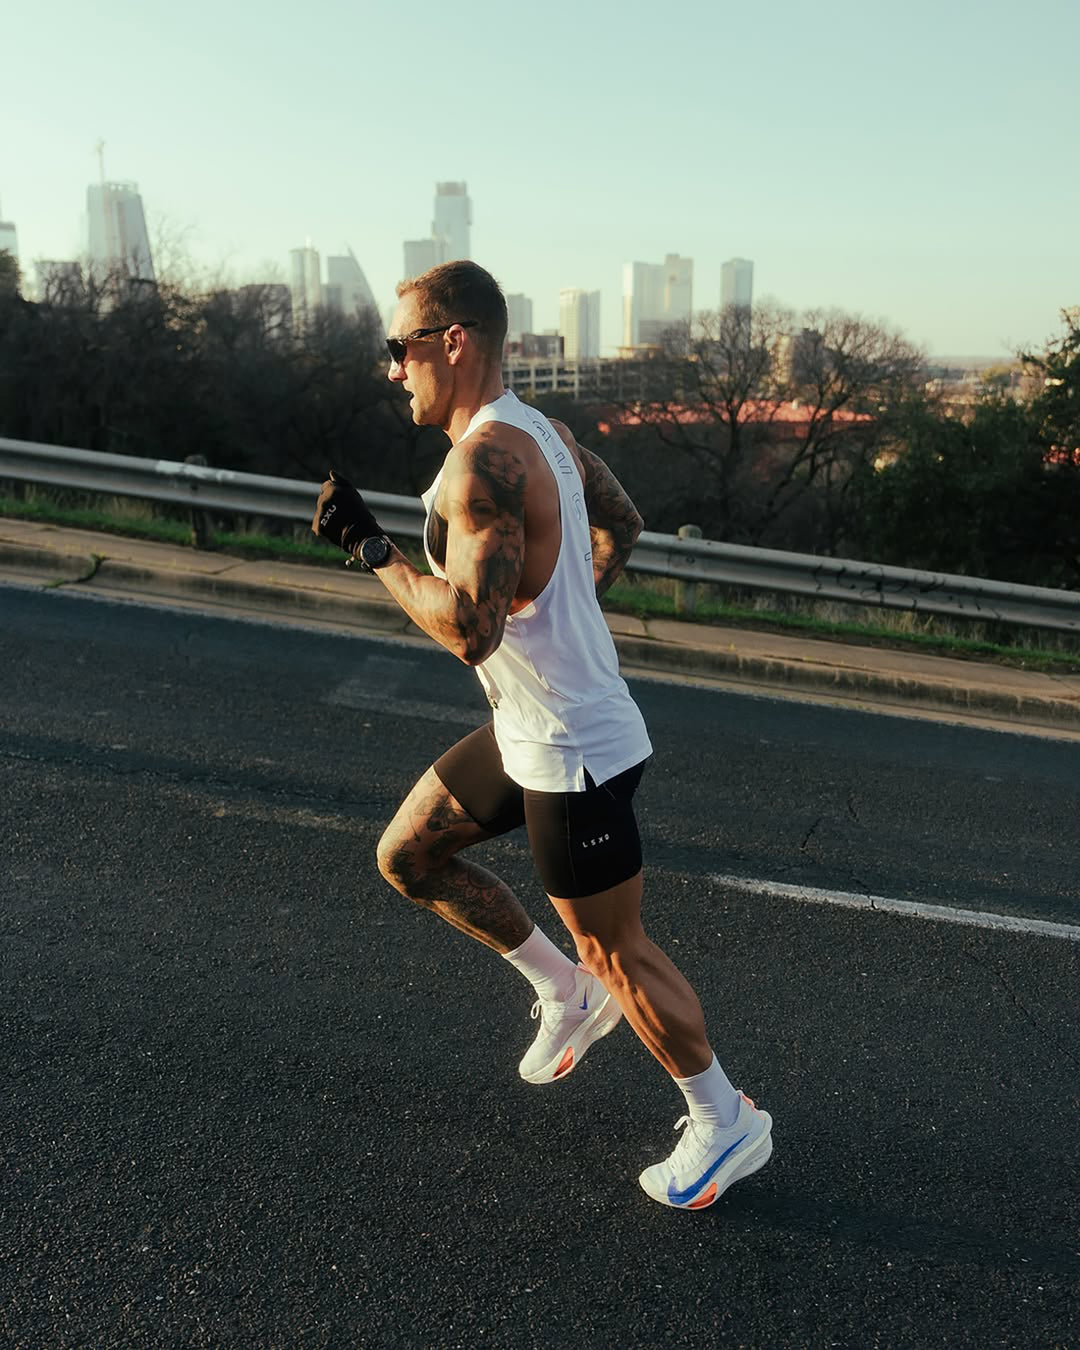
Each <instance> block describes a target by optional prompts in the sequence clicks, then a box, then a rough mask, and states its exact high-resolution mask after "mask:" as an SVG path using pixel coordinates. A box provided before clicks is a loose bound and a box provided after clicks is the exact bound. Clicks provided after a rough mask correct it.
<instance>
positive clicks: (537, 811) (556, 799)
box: [435, 722, 645, 900]
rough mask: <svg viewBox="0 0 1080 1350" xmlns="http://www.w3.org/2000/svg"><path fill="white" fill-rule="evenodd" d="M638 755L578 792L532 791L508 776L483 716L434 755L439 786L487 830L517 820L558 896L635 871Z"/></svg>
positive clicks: (587, 891) (512, 826)
mask: <svg viewBox="0 0 1080 1350" xmlns="http://www.w3.org/2000/svg"><path fill="white" fill-rule="evenodd" d="M644 771H645V761H644V760H643V761H642V762H641V763H640V764H635V765H634V767H633V768H631V769H626V770H625V771H624V772H623V773H620V774H617V775H616V776H615V777H614V778H609V779H608V781H607V782H606V783H601V784H600V785H599V786H597V784H596V783H595V782H594V781H593V779H592V776H591V775H590V774H589V771H588V770H587V769H586V770H585V791H584V792H537V791H535V790H534V789H533V788H523V787H521V786H520V785H519V784H518V783H515V782H514V780H513V779H512V778H510V777H508V776H507V774H506V771H505V770H504V769H503V765H502V755H500V753H499V747H498V744H497V743H496V740H495V730H494V727H493V726H492V724H491V723H490V722H489V723H488V724H487V725H486V726H483V727H479V728H478V729H477V730H476V731H473V732H471V733H470V734H469V735H468V736H466V737H465V738H464V740H460V741H458V743H457V745H453V746H451V747H450V749H449V750H447V752H446V754H445V755H441V756H440V757H439V758H438V759H437V760H436V761H435V772H436V773H437V774H438V776H439V781H440V782H441V783H442V785H443V787H445V788H446V790H447V791H448V792H449V793H450V794H451V795H452V796H453V797H455V798H456V799H457V801H458V802H459V803H460V804H461V805H462V806H463V807H464V808H465V810H466V811H468V813H469V815H470V816H472V818H473V820H475V821H476V823H477V824H478V825H480V826H482V827H483V829H485V830H486V831H487V832H488V834H490V835H497V834H506V833H507V832H508V831H509V830H516V829H517V828H518V826H519V825H524V826H526V828H527V829H528V831H529V847H530V848H531V849H532V855H533V861H534V862H535V863H536V870H537V871H538V872H539V873H540V879H541V880H542V881H543V883H544V889H545V890H546V891H547V893H548V895H554V896H555V897H556V898H557V899H560V900H575V899H579V898H580V897H581V896H584V895H596V894H598V893H599V892H600V891H606V890H608V889H609V888H610V887H612V886H618V885H619V883H620V882H623V881H627V880H629V878H630V877H632V876H636V875H637V873H638V872H640V871H641V839H640V837H639V835H638V827H637V821H636V820H635V819H634V804H633V802H634V792H635V791H636V789H637V785H638V783H640V781H641V775H642V774H643V773H644Z"/></svg>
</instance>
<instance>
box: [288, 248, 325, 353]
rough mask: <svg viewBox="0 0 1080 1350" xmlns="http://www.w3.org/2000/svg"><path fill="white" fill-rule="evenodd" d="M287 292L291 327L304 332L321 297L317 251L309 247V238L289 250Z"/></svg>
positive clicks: (320, 302)
mask: <svg viewBox="0 0 1080 1350" xmlns="http://www.w3.org/2000/svg"><path fill="white" fill-rule="evenodd" d="M289 292H290V294H291V295H292V314H293V327H294V329H295V330H296V332H297V333H306V332H307V331H308V329H309V328H310V327H311V324H312V321H313V320H314V318H315V311H316V310H317V309H318V308H319V306H320V305H321V304H322V298H323V297H322V278H321V275H320V268H319V253H318V250H317V249H314V248H312V247H311V240H310V239H309V240H308V242H307V243H306V244H305V245H304V247H303V248H292V249H290V250H289Z"/></svg>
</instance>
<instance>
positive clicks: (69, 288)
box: [34, 258, 83, 305]
mask: <svg viewBox="0 0 1080 1350" xmlns="http://www.w3.org/2000/svg"><path fill="white" fill-rule="evenodd" d="M34 273H35V277H36V281H37V286H36V291H37V298H38V300H40V301H41V302H42V303H43V304H48V305H56V304H63V303H64V302H66V301H71V300H74V299H75V298H76V297H77V296H79V295H81V294H82V289H83V270H82V267H81V265H80V264H79V263H77V262H74V261H68V260H67V259H60V258H39V259H38V260H37V261H36V262H35V263H34Z"/></svg>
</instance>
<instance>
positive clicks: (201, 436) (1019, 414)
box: [0, 256, 1080, 589]
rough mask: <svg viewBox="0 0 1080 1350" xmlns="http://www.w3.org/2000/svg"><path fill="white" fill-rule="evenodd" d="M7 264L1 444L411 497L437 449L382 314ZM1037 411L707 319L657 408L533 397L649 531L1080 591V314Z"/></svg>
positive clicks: (798, 340) (801, 325)
mask: <svg viewBox="0 0 1080 1350" xmlns="http://www.w3.org/2000/svg"><path fill="white" fill-rule="evenodd" d="M3 261H4V259H3V257H2V256H0V435H4V436H9V437H15V438H19V439H23V440H29V441H40V442H45V443H49V444H56V445H68V446H78V447H82V448H85V449H91V450H102V451H110V452H112V453H119V454H130V455H137V456H145V457H153V458H163V459H176V460H183V459H186V458H187V457H189V456H191V455H196V454H198V455H203V456H205V458H206V460H207V461H208V462H209V463H210V464H212V465H217V466H220V467H227V468H233V469H242V470H247V471H250V472H255V473H266V474H275V475H280V476H283V477H287V478H304V479H309V480H312V481H315V480H318V479H321V478H322V477H323V476H324V474H325V473H326V471H327V470H328V469H329V468H330V467H335V468H338V469H340V470H341V471H342V472H344V473H346V474H347V475H348V476H349V477H351V478H353V480H354V481H356V482H357V483H359V484H361V485H362V486H364V487H367V488H370V489H377V490H380V491H384V492H398V493H408V494H416V493H418V492H420V491H421V490H422V489H423V488H424V487H426V486H427V485H428V483H429V482H430V481H431V479H432V477H433V476H434V474H435V472H436V470H437V467H438V464H439V462H440V460H441V457H442V455H443V454H444V453H445V449H446V444H447V443H446V439H445V437H444V436H443V435H442V433H441V432H439V431H437V430H434V429H431V428H416V427H414V426H413V425H412V422H411V419H410V417H409V413H408V404H407V401H406V400H405V399H404V398H403V397H402V394H401V391H400V389H398V388H396V387H394V386H391V385H390V383H389V382H388V381H387V379H386V358H385V353H384V351H383V350H382V343H381V334H380V331H379V326H378V323H377V320H376V318H375V316H374V315H373V314H368V313H360V314H358V315H356V316H353V317H348V316H342V315H340V314H336V313H333V312H330V311H320V312H318V313H317V314H316V315H315V317H314V319H313V321H312V323H311V325H310V326H309V327H308V329H307V330H306V331H305V332H304V333H303V334H302V335H299V336H298V335H296V334H295V333H294V332H293V331H292V328H291V326H290V322H289V318H288V315H287V313H285V312H283V311H282V309H281V307H280V301H279V300H278V298H277V297H278V294H279V292H278V291H277V290H276V289H274V288H261V287H245V288H243V289H242V290H239V291H226V290H223V291H218V292H215V293H213V294H206V295H193V294H187V293H185V292H184V291H183V290H181V289H178V288H172V287H153V286H146V285H142V286H137V287H134V288H132V287H127V288H124V287H118V286H117V285H94V284H92V283H90V284H88V283H86V282H83V283H80V284H79V286H78V287H77V288H71V289H70V290H69V292H68V293H66V294H57V295H53V296H51V297H50V298H49V300H48V301H47V302H44V303H33V302H30V301H27V300H25V299H23V298H22V297H21V296H20V295H19V293H18V289H17V285H16V284H14V281H13V274H12V273H10V272H9V273H7V284H5V272H4V268H3V265H2V264H3ZM1024 361H1025V370H1026V376H1027V378H1026V381H1025V390H1026V393H1025V395H1024V397H1022V398H1019V399H1013V398H1010V397H1006V396H1005V395H1004V394H1002V393H1001V392H995V393H987V394H985V395H984V396H981V397H980V398H978V399H977V400H976V401H975V402H973V403H972V404H970V405H968V406H965V407H960V408H957V407H953V406H949V405H947V404H946V403H944V402H942V401H941V398H940V395H938V394H933V393H930V392H928V391H927V387H926V381H925V376H924V363H923V361H922V358H921V354H920V353H919V352H917V351H916V350H915V349H914V348H913V347H912V346H911V345H910V344H909V343H907V342H906V341H905V340H904V339H903V337H902V336H900V335H898V334H896V333H893V332H890V331H889V330H887V329H885V328H883V327H881V326H879V325H874V324H868V323H866V322H865V321H863V320H861V319H859V318H857V317H854V316H851V315H846V314H841V313H836V312H828V313H816V314H804V315H800V316H795V315H792V314H790V313H788V312H785V311H783V310H781V309H779V308H777V307H758V308H755V309H754V310H753V312H750V311H743V310H739V309H731V310H729V311H724V312H721V313H715V314H702V315H700V316H698V318H697V319H696V320H695V324H694V327H693V330H692V331H689V332H688V331H682V332H678V331H673V332H672V333H671V334H669V335H668V341H667V343H666V345H665V348H664V349H663V350H662V351H660V352H658V353H655V354H654V355H653V357H652V359H651V361H650V373H649V379H648V388H649V391H650V393H649V397H648V398H647V399H645V400H642V399H641V398H638V399H637V400H635V401H633V402H630V401H622V402H618V401H612V400H611V399H610V398H607V399H604V400H602V401H601V400H600V399H599V398H595V399H583V400H580V401H577V402H572V401H571V400H569V399H567V398H565V397H563V396H557V397H555V396H548V397H546V398H545V397H539V398H537V399H536V400H535V401H536V402H537V404H538V405H539V406H541V407H543V408H544V409H545V411H548V412H549V413H550V414H551V415H553V416H559V417H562V418H563V419H564V420H565V421H567V422H568V423H569V424H570V425H571V426H572V428H573V429H574V430H575V432H576V433H577V435H578V438H579V439H580V440H581V441H582V442H583V443H584V444H587V445H589V446H590V447H591V448H593V449H595V450H597V451H598V452H599V453H600V454H601V455H603V456H604V457H605V458H606V459H607V460H608V461H609V462H610V463H611V465H612V467H613V468H614V470H615V472H616V473H617V474H618V475H619V477H620V478H621V479H622V481H623V482H624V484H625V486H626V487H627V489H628V490H629V491H630V493H631V495H632V496H633V497H634V499H635V501H636V502H637V504H638V506H639V508H640V510H641V512H642V514H643V515H644V517H645V520H646V525H647V527H648V528H650V529H654V530H660V531H664V532H673V531H674V530H676V529H677V528H678V527H679V526H680V525H682V524H686V523H692V524H696V525H699V526H700V527H701V528H702V530H703V532H704V534H705V536H706V537H708V538H716V539H725V540H728V541H731V542H735V543H745V544H755V545H760V546H764V547H770V548H784V549H793V550H796V551H800V552H820V553H829V554H833V555H834V556H835V555H841V556H852V557H858V558H863V559H866V560H872V561H878V562H883V563H894V564H898V565H901V566H909V567H920V568H927V569H933V570H944V571H953V572H961V573H968V574H972V575H981V576H992V577H998V578H1001V579H1004V580H1014V581H1022V582H1028V583H1034V584H1041V585H1049V586H1067V587H1069V588H1072V589H1080V310H1069V311H1065V312H1064V314H1063V332H1062V334H1061V336H1060V337H1058V338H1056V339H1054V340H1052V341H1051V342H1049V343H1048V345H1047V347H1046V349H1045V350H1044V351H1041V352H1038V353H1028V354H1026V355H1025V358H1024Z"/></svg>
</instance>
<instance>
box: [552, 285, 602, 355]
mask: <svg viewBox="0 0 1080 1350" xmlns="http://www.w3.org/2000/svg"><path fill="white" fill-rule="evenodd" d="M559 332H560V333H561V334H562V336H563V339H564V346H563V352H564V355H565V357H566V359H567V360H568V361H591V360H595V359H596V358H598V357H599V355H600V292H599V291H583V290H578V289H577V288H573V287H569V288H566V289H564V290H561V291H560V292H559Z"/></svg>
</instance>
